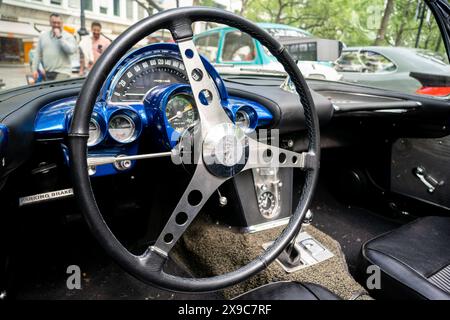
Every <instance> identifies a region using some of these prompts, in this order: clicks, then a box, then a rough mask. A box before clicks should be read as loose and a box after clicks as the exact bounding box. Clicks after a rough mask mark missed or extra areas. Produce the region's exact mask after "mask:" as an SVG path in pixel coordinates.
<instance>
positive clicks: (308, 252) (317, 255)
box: [262, 231, 334, 273]
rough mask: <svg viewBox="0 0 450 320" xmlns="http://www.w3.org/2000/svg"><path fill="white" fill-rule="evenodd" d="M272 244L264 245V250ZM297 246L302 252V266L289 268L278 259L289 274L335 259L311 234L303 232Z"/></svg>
mask: <svg viewBox="0 0 450 320" xmlns="http://www.w3.org/2000/svg"><path fill="white" fill-rule="evenodd" d="M272 243H273V241H272V242H267V243H264V244H263V245H262V247H263V248H264V249H267V248H268V247H269V246H270V245H271V244H272ZM295 246H296V247H297V249H298V250H299V251H300V256H301V264H300V265H298V266H295V267H289V266H287V265H285V264H283V263H282V262H281V261H280V260H278V259H276V261H277V263H278V264H279V265H280V266H281V267H282V268H283V269H284V271H286V272H287V273H293V272H296V271H299V270H301V269H304V268H307V267H310V266H313V265H315V264H317V263H320V262H322V261H325V260H328V259H330V258H332V257H334V254H333V253H332V252H331V251H330V250H328V249H327V248H326V247H325V246H324V245H322V244H321V243H320V242H319V241H317V240H316V239H314V238H313V237H312V236H311V235H310V234H309V233H307V232H305V231H302V232H300V234H299V235H298V236H297V238H296V241H295Z"/></svg>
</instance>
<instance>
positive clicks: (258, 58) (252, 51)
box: [194, 23, 342, 81]
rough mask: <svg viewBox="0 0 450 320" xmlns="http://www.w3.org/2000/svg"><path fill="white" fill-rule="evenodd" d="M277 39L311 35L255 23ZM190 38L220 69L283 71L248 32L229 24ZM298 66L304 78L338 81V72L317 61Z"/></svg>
mask: <svg viewBox="0 0 450 320" xmlns="http://www.w3.org/2000/svg"><path fill="white" fill-rule="evenodd" d="M258 25H259V26H260V27H261V28H263V29H265V30H266V31H267V32H268V33H270V34H271V35H272V36H273V37H275V38H277V39H278V40H280V41H286V40H288V39H290V40H291V41H292V40H294V41H295V39H297V40H302V39H312V38H313V35H312V34H311V33H309V32H307V31H305V30H302V29H299V28H294V27H291V26H287V25H282V24H274V23H259V24H258ZM194 42H195V44H196V46H197V49H198V50H199V52H200V53H202V54H203V55H204V56H206V57H207V58H208V59H209V61H211V62H212V63H213V64H214V65H215V67H216V69H217V70H218V71H219V72H220V73H227V74H234V73H236V74H245V73H255V72H259V73H284V68H283V67H282V66H281V64H280V63H278V62H277V60H276V58H275V57H274V56H272V54H271V53H270V52H269V50H267V48H266V47H264V46H263V45H262V44H261V43H259V42H258V41H256V40H255V39H252V38H251V37H250V36H249V35H247V34H245V33H243V32H241V31H239V30H237V29H234V28H231V27H227V26H225V27H218V28H213V29H210V30H208V31H205V32H203V33H200V34H198V35H197V36H196V37H195V39H194ZM298 66H299V68H300V70H301V72H302V73H303V75H304V76H305V77H307V78H315V79H324V80H331V81H338V80H340V79H341V77H342V76H341V75H340V74H339V73H337V72H336V70H334V69H333V68H332V67H330V66H327V65H324V64H322V63H321V62H320V61H310V60H308V61H298Z"/></svg>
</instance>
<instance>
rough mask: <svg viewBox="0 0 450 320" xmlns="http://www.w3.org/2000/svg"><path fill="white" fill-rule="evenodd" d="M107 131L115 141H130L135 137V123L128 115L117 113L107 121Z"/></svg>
mask: <svg viewBox="0 0 450 320" xmlns="http://www.w3.org/2000/svg"><path fill="white" fill-rule="evenodd" d="M108 132H109V134H110V136H111V137H112V138H113V139H114V140H116V141H117V142H120V143H127V142H132V141H133V140H134V139H135V138H136V124H135V122H134V120H133V119H132V118H131V117H129V116H128V115H126V114H118V115H115V116H113V117H112V118H111V120H110V121H109V124H108Z"/></svg>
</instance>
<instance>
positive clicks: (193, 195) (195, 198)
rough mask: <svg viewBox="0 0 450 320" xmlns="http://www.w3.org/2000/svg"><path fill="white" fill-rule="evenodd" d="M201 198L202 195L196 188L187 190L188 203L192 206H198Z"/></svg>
mask: <svg viewBox="0 0 450 320" xmlns="http://www.w3.org/2000/svg"><path fill="white" fill-rule="evenodd" d="M202 199H203V195H202V193H201V192H200V191H198V190H192V191H191V192H189V195H188V198H187V200H188V203H189V204H190V205H191V206H193V207H195V206H198V205H199V204H200V203H201V202H202Z"/></svg>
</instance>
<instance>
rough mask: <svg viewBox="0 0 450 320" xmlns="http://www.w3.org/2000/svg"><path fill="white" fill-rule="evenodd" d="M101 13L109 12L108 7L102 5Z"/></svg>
mask: <svg viewBox="0 0 450 320" xmlns="http://www.w3.org/2000/svg"><path fill="white" fill-rule="evenodd" d="M100 13H102V14H108V8H106V7H100Z"/></svg>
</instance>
